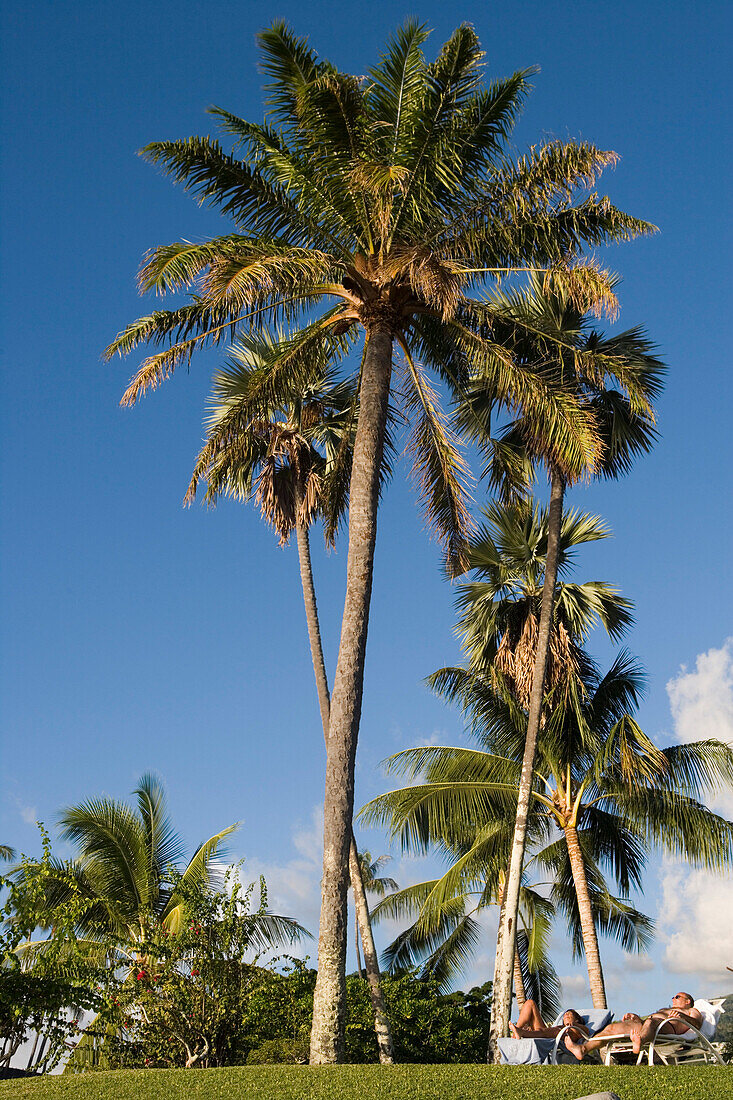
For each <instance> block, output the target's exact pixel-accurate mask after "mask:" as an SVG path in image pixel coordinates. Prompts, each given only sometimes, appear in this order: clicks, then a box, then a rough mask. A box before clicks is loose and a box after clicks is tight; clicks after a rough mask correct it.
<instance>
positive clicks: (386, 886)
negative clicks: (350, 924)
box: [349, 849, 399, 978]
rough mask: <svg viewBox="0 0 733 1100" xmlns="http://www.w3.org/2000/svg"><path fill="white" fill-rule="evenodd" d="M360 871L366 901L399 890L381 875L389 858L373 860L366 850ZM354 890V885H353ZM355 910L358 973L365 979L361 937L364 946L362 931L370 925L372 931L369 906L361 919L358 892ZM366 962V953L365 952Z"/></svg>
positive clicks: (383, 856)
mask: <svg viewBox="0 0 733 1100" xmlns="http://www.w3.org/2000/svg"><path fill="white" fill-rule="evenodd" d="M358 861H359V870H360V872H361V889H362V892H363V895H364V899H365V901H366V898H367V895H369V894H374V895H375V896H376V897H379V898H383V897H384V895H385V894H386V893H387V891H388V890H397V889H398V888H399V887H398V884H397V883H396V882H395V880H394V879H393V878H390V876H389V875H380V874H379V872H380V871H381V870H382V868H383V867H384V865H385V864H386V863H389V862H390V857H389V856H385V855H382V856H377V858H376V859H372V853H371V852H369V851H367V850H366V849H365V850H364V851H363V852H359V853H358ZM349 871H351V864H349ZM351 887H352V890H353V888H354V883H353V880H352V883H351ZM354 908H355V910H356V912H355V921H354V950H355V952H356V971H357V973H358V975H359V977H360V978H363V977H364V973H363V971H362V968H361V958H360V956H359V936H360V934H361V936H362V944H363V942H364V938H363V932H362V929H363V927H364V925H368V926H369V928H370V929H371V920H370V914H369V906H368V904H367V911H366V919H365V920H364V919H362V918H360V914H359V907H358V905H357V902H356V891H354ZM364 957H365V960H366V951H365V952H364Z"/></svg>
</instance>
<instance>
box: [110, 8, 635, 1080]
mask: <svg viewBox="0 0 733 1100" xmlns="http://www.w3.org/2000/svg"><path fill="white" fill-rule="evenodd" d="M426 37H427V32H426V30H425V29H424V28H423V27H421V26H419V25H418V24H417V23H416V22H413V21H408V22H407V23H406V24H405V25H404V27H403V28H402V29H401V30H400V31H398V32H397V34H396V35H395V36H394V37H393V39H392V40H391V41H390V42H389V43H388V44H387V47H386V49H385V52H384V53H383V55H382V57H381V58H380V60H379V62H378V64H377V65H376V66H375V67H374V68H373V69H372V70H370V72H369V74H368V77H367V78H366V79H361V78H358V77H355V76H352V75H350V74H346V73H342V72H340V71H338V70H337V69H336V68H335V67H334V66H333V65H332V64H330V63H329V62H326V61H321V60H319V58H318V57H317V55H316V54H315V52H314V51H313V50H312V49H311V48H310V47H309V46H308V45H307V42H306V41H305V40H304V39H300V38H297V37H296V36H295V35H294V34H293V33H292V32H291V31H290V30H289V29H288V28H287V27H286V26H285V25H284V24H282V23H275V24H273V26H272V27H271V28H270V29H269V30H267V31H265V32H263V33H262V34H261V35H260V45H261V48H262V51H263V68H264V71H265V74H266V76H267V79H268V85H267V106H268V108H269V123H268V124H267V125H258V124H254V123H250V122H247V121H245V120H243V119H240V118H237V117H236V116H235V115H233V114H231V113H230V112H228V111H225V110H222V109H220V108H216V109H215V111H214V113H215V114H216V116H217V118H218V119H219V121H220V122H221V124H222V126H223V128H224V131H225V132H226V133H227V134H228V135H230V136H232V137H233V138H234V141H235V151H234V152H233V153H227V152H225V151H224V150H223V149H222V147H221V145H220V144H219V143H218V142H216V141H213V140H211V139H210V138H190V139H188V140H183V141H170V142H157V143H153V144H151V145H149V146H148V147H147V148H146V150H145V154H146V155H147V157H148V158H149V159H150V160H152V161H153V162H154V163H156V164H158V165H160V166H162V168H163V169H164V170H165V171H166V172H167V173H168V174H170V175H171V176H173V178H174V179H175V180H177V181H179V182H181V183H182V184H183V185H184V187H186V188H187V189H188V190H189V191H191V192H192V193H194V194H196V195H198V196H199V197H200V198H201V199H203V200H205V201H207V202H208V203H210V204H211V205H214V206H219V207H220V208H221V210H222V212H223V213H224V214H226V215H228V216H230V217H231V218H232V220H233V221H234V223H235V228H236V232H234V233H229V234H227V235H225V236H222V237H218V238H215V239H214V240H210V241H206V242H204V243H202V244H191V243H190V242H185V241H184V242H178V243H174V244H172V245H169V246H163V247H160V248H156V249H154V250H153V251H152V252H151V253H150V254H149V256H148V258H147V261H146V263H145V265H144V267H143V269H142V272H141V278H140V283H141V287H142V289H144V290H157V291H160V292H168V291H178V290H181V289H184V288H188V287H195V293H194V294H193V295H192V297H191V300H190V301H189V302H188V303H187V304H185V305H183V306H180V307H179V308H176V309H173V310H157V311H155V312H153V313H152V314H150V315H148V316H146V317H143V318H140V319H139V320H137V321H135V322H133V323H132V324H131V325H129V326H128V327H127V328H126V329H125V331H124V332H122V333H121V334H120V335H119V336H118V337H117V339H115V341H113V343H112V344H111V345H110V348H109V349H108V354H109V355H112V354H113V353H115V352H120V353H121V354H126V353H128V352H130V351H132V350H133V349H134V348H136V347H138V346H139V345H140V344H144V343H152V344H158V345H168V346H167V347H164V349H163V350H162V351H158V352H156V353H154V354H152V355H151V356H149V358H148V359H146V360H145V362H144V363H143V364H142V366H141V368H140V370H139V371H138V372H137V374H136V376H135V377H134V378H133V380H132V382H131V383H130V386H129V387H128V389H127V391H126V393H125V395H124V398H123V403H125V404H133V403H134V402H135V401H136V400H137V399H138V398H139V397H140V396H141V395H142V394H143V393H145V392H146V390H149V389H150V388H154V387H156V386H157V385H159V384H160V383H161V382H162V381H163V380H164V379H166V378H167V377H169V376H170V375H171V374H172V372H173V371H174V370H175V369H176V367H177V366H178V365H180V364H181V363H187V362H189V361H190V359H191V356H192V355H193V353H194V352H195V351H196V349H197V348H200V347H202V346H204V345H206V344H207V343H211V342H214V343H215V342H217V341H219V340H222V339H224V338H231V337H232V336H234V334H235V333H236V332H237V331H238V330H239V329H241V328H242V327H248V326H250V325H258V324H260V323H265V322H267V321H272V322H275V323H278V322H279V321H282V320H284V321H286V322H292V321H295V320H296V319H298V320H302V322H303V324H302V327H301V328H300V329H299V330H298V331H297V332H296V333H294V334H293V335H292V336H291V337H289V338H288V339H286V340H284V341H283V342H282V344H281V350H280V354H279V355H278V357H277V359H276V361H274V362H273V364H272V367H271V369H270V371H269V374H268V377H267V378H263V380H262V386H261V387H260V388H259V391H258V394H253V395H252V408H253V409H256V408H257V404H258V401H259V400H261V399H263V398H265V399H269V398H267V390H268V389H270V390H271V392H272V391H274V390H275V389H276V388H277V387H278V385H279V383H280V380H281V379H282V378H283V377H285V376H286V375H287V376H289V377H291V378H293V377H297V376H298V374H300V375H301V376H302V375H303V373H306V374H307V372H308V370H309V369H310V364H311V362H312V355H313V353H314V351H318V350H319V349H328V350H329V351H330V352H332V353H333V354H334V356H336V357H340V356H342V355H345V354H346V353H347V352H348V351H349V350H350V349H351V348H352V347H353V346H354V343H355V341H356V340H358V339H359V338H360V336H363V339H364V344H363V354H362V356H361V361H360V366H359V381H358V389H359V414H358V422H357V430H356V437H355V443H354V460H353V464H352V474H351V481H350V492H349V499H350V509H349V551H348V562H347V590H346V599H345V606H344V616H343V621H342V633H341V644H340V648H339V657H338V661H337V666H336V674H335V677H334V683H333V697H332V701H331V708H330V722H329V729H330V733H329V739H328V760H327V769H326V795H325V812H324V867H323V878H322V907H321V928H320V936H319V972H318V984H317V990H316V1001H315V1009H314V1020H313V1038H312V1048H311V1060H312V1061H313V1062H333V1061H338V1060H340V1058H341V1056H342V1036H343V1019H344V975H345V942H346V941H345V928H346V894H347V887H348V874H347V865H348V850H349V842H350V836H351V816H352V810H353V786H354V777H353V770H354V760H355V753H356V742H357V733H358V726H359V717H360V711H361V698H362V689H363V673H364V655H365V650H366V637H367V627H368V617H369V601H370V594H371V585H372V572H373V560H374V547H375V541H376V518H377V503H378V495H379V484H380V477H381V467H382V459H383V454H384V441H385V430H386V422H387V415H388V403H389V395H390V387H391V384H392V375H393V352H394V349H395V346H396V347H397V348H398V349H399V350H400V351H401V352H402V354H403V356H404V361H405V366H404V371H403V372H402V377H401V380H400V389H401V390H402V391H403V393H404V403H405V405H406V407H407V409H408V411H409V412H410V414H411V421H412V423H413V425H414V427H413V437H412V438H413V448H414V450H415V453H416V462H417V467H418V470H419V473H420V479H421V484H422V490H423V494H422V495H423V500H424V504H425V508H426V510H427V514H428V517H429V519H430V522H431V523H432V524H433V525H434V526H435V528H436V530H437V531H438V532H439V533H440V535H441V537H442V539H443V542H444V545H445V548H446V555H447V558H448V562H449V565H450V567H451V568H452V569H453V570H455V569H458V568H460V564H461V560H462V545H463V539H464V535H465V532H466V529H467V526H468V521H469V512H468V506H467V494H466V485H465V479H466V470H465V467H464V465H463V460H462V459H461V457H460V455H459V454H458V452H457V450H456V446H455V440H454V437H453V435H452V433H451V432H450V431H448V430H447V429H446V426H445V424H444V422H443V419H442V416H441V413H440V407H439V403H438V398H437V394H436V392H435V391H434V389H433V388H432V387H431V385H430V382H429V381H428V378H427V375H426V373H425V371H424V369H423V367H422V366H421V365H420V360H422V362H423V363H424V364H425V365H427V366H428V367H430V368H433V369H434V370H436V371H437V373H438V375H439V376H440V377H441V378H442V379H444V380H445V381H446V382H447V383H448V384H449V385H451V386H454V387H457V388H459V389H460V387H461V385H462V383H464V382H466V381H467V380H468V378H469V375H470V373H471V371H473V372H474V373H476V372H478V373H480V375H481V377H482V378H483V380H484V381H485V384H486V386H487V387H489V388H490V390H491V392H492V395H493V397H494V399H495V400H496V401H497V402H499V403H502V404H504V405H505V406H507V407H510V408H516V407H521V408H522V409H524V410H532V411H534V412H535V413H536V414H537V416H540V415H541V416H542V418H543V420H544V422H545V424H546V426H547V432H548V434H549V435H550V436H551V437H552V438H553V439H560V438H562V440H564V445H565V446H567V447H571V448H572V447H580V448H581V449H583V450H587V447H588V446H591V447H592V446H593V440H592V439H590V440H589V437H588V431H587V422H586V420H585V419H584V418H583V417H582V416H581V417H580V418H576V417H575V416H574V415H570V413H571V412H573V411H574V410H576V406H577V403H576V402H575V401H574V399H573V398H572V395H571V396H570V397H569V396H568V393H567V390H566V389H565V387H564V386H562V385H556V384H555V381H554V380H553V379H551V378H549V379H548V378H545V377H543V376H542V374H541V372H537V371H526V370H525V369H523V367H522V365H521V364H518V363H517V362H516V360H515V358H514V356H513V355H511V354H507V353H506V351H505V350H504V349H503V348H502V347H501V346H500V345H499V344H497V343H496V342H494V341H493V340H492V339H491V336H490V332H491V323H492V316H493V310H492V306H491V305H490V303H488V302H486V301H484V300H483V299H481V298H480V297H479V296H477V295H476V294H475V293H474V291H475V290H476V289H477V288H480V286H481V285H483V284H484V283H485V282H486V280H487V279H488V278H489V277H490V276H491V274H492V273H495V272H496V271H497V269H501V270H506V269H507V268H512V267H516V266H520V267H524V266H527V265H530V266H547V265H548V264H561V263H563V262H564V261H566V260H567V257H568V256H571V257H572V256H573V255H575V254H576V253H577V252H578V251H579V250H580V249H581V248H582V247H583V245H584V244H585V243H587V242H589V243H591V244H594V245H595V244H601V243H604V242H608V241H617V240H625V239H629V238H631V237H634V236H636V235H638V234H639V233H644V232H648V231H649V230H650V229H651V228H652V227H650V226H649V225H647V224H646V223H644V222H641V221H639V220H637V219H635V218H632V217H630V216H629V215H626V214H624V213H622V212H620V211H619V210H617V209H615V208H614V207H613V206H612V205H611V204H610V203H609V201H608V200H607V199H606V198H605V197H602V196H599V195H597V194H596V193H595V192H593V191H592V190H591V188H592V185H593V181H594V180H595V178H596V177H597V175H598V174H599V173H600V171H601V170H602V169H603V168H604V167H605V166H607V165H609V164H612V163H614V162H615V159H616V158H615V154H613V153H610V152H606V151H602V150H599V149H597V148H595V147H594V146H593V145H591V144H590V143H587V142H583V143H576V142H550V143H548V144H545V145H542V146H539V147H535V148H533V149H532V150H531V151H530V152H529V153H528V154H527V155H526V156H523V157H521V158H519V159H518V160H517V161H516V162H515V163H510V162H509V159H508V156H507V153H506V142H507V138H508V136H509V134H510V132H511V130H512V128H513V125H514V122H515V120H516V117H517V115H518V113H519V110H520V108H521V105H522V102H523V100H524V97H525V95H526V92H527V89H528V82H527V75H528V74H527V73H522V72H518V73H515V74H513V75H512V76H511V77H509V78H508V79H506V80H502V81H498V82H495V83H493V84H491V85H489V86H485V85H484V84H483V83H482V59H483V54H482V52H481V49H480V46H479V43H478V40H477V38H476V35H475V33H474V31H473V30H472V29H471V28H470V27H468V26H466V25H464V26H461V27H459V28H458V30H456V32H455V33H454V34H453V35H452V36H451V38H450V39H449V40H448V42H447V43H446V44H445V46H444V47H443V48H442V50H441V51H440V53H439V55H438V57H437V59H436V60H435V61H434V62H427V61H426V60H425V57H424V55H423V52H422V46H423V44H424V42H425V39H426ZM564 281H565V283H566V284H567V286H568V287H569V289H570V292H571V294H572V295H573V297H574V298H575V299H576V300H577V301H579V302H582V303H587V302H591V301H599V300H604V299H607V298H608V286H607V283H606V282H605V281H604V280H603V279H602V278H600V277H598V274H597V272H596V271H595V270H594V269H593V268H592V267H590V266H588V265H586V266H585V267H583V268H582V269H576V270H575V271H573V272H572V273H571V274H569V275H567V276H566V277H565V280H564ZM324 304H325V305H326V308H325V310H324V311H323V312H319V310H320V309H321V308H322V306H323V305H324ZM246 415H247V416H249V415H251V413H250V411H249V410H247V413H246Z"/></svg>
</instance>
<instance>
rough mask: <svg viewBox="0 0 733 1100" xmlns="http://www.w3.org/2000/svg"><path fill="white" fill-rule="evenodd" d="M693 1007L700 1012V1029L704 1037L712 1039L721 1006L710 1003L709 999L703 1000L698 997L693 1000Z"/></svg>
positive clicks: (721, 1009) (721, 1010) (720, 1013)
mask: <svg viewBox="0 0 733 1100" xmlns="http://www.w3.org/2000/svg"><path fill="white" fill-rule="evenodd" d="M695 1008H696V1009H697V1011H698V1012H700V1013H701V1014H702V1023H701V1024H700V1031H701V1032H702V1033H703V1035H704V1036H705V1038H706V1039H712V1037H713V1035H715V1029H716V1028H717V1026H718V1020H719V1019H720V1017H721V1015H722V1013H723V1006H722V1005H711V1004H710V1001H705V1000H703V999H702V998H701V997H700V998H698V1000H696V1001H695Z"/></svg>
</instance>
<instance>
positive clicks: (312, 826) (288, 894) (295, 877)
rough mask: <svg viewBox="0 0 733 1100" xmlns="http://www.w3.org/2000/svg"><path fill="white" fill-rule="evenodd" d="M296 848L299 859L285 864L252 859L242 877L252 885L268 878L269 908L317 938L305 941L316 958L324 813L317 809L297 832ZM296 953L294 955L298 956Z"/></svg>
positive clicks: (246, 864) (305, 947) (249, 860)
mask: <svg viewBox="0 0 733 1100" xmlns="http://www.w3.org/2000/svg"><path fill="white" fill-rule="evenodd" d="M293 847H294V848H295V850H296V852H297V853H298V856H297V857H296V858H294V859H290V860H288V861H287V862H285V863H266V862H264V861H263V860H260V859H248V860H247V861H246V863H245V865H244V869H243V872H242V877H243V879H244V880H245V881H250V880H251V879H253V878H256V877H257V876H259V875H264V876H265V881H266V882H267V893H268V901H269V907H270V909H271V911H272V912H274V913H280V914H281V915H282V916H286V917H295V919H296V920H297V921H299V922H300V923H301V924H302V925H304V926H305V927H306V928H307V929H308V931H309V932H311V933H312V934H313V936H314V940H305V941H303V945H302V951H303V952H304V953H306V954H309V955H311V956H314V955H315V944H316V943H317V940H318V918H319V913H320V906H321V867H322V857H323V809H322V807H320V806H319V807H315V808H314V809H313V812H312V814H311V820H310V823H309V824H308V825H306V826H299V827H297V828H296V829H295V830H294V831H293ZM298 953H299V952H298V951H293V954H298Z"/></svg>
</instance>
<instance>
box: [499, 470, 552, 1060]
mask: <svg viewBox="0 0 733 1100" xmlns="http://www.w3.org/2000/svg"><path fill="white" fill-rule="evenodd" d="M564 489H565V486H564V483H563V480H562V478H561V477H560V475H559V474H558V473H556V472H555V471H553V472H552V480H551V488H550V509H549V516H548V522H547V558H546V561H545V580H544V584H543V587H542V608H541V611H540V622H539V628H538V631H537V653H536V655H535V662H534V671H533V674H532V691H531V693H530V698H529V714H528V717H527V739H526V741H525V743H524V757H523V759H522V774H521V778H520V781H519V796H518V799H517V816H516V820H515V823H514V838H513V840H512V853H511V858H510V861H509V874H508V876H507V884H506V896H505V898H504V905H503V906H502V910H501V917H500V921H499V936H498V940H497V944H496V963H495V968H494V986H493V997H492V1002H491V1029H490V1032H489V1051H488V1060H489V1061H492V1062H493V1061H497V1060H498V1054H499V1051H498V1045H497V1040H498V1039H500V1038H501V1037H502V1036H503V1035H506V1034H507V1032H508V1030H509V1013H510V1011H511V1005H512V976H513V969H514V947H515V943H516V935H517V913H518V910H519V890H520V887H521V882H522V866H523V863H524V849H525V844H526V838H527V818H528V816H529V800H530V795H531V792H532V780H533V778H534V759H535V753H536V750H537V738H538V735H539V730H540V719H541V717H542V704H543V701H544V692H545V673H546V670H547V657H548V654H549V651H550V631H551V629H552V609H553V604H554V600H555V582H556V580H557V559H558V550H559V544H560V529H561V526H562V502H563V494H564Z"/></svg>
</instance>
